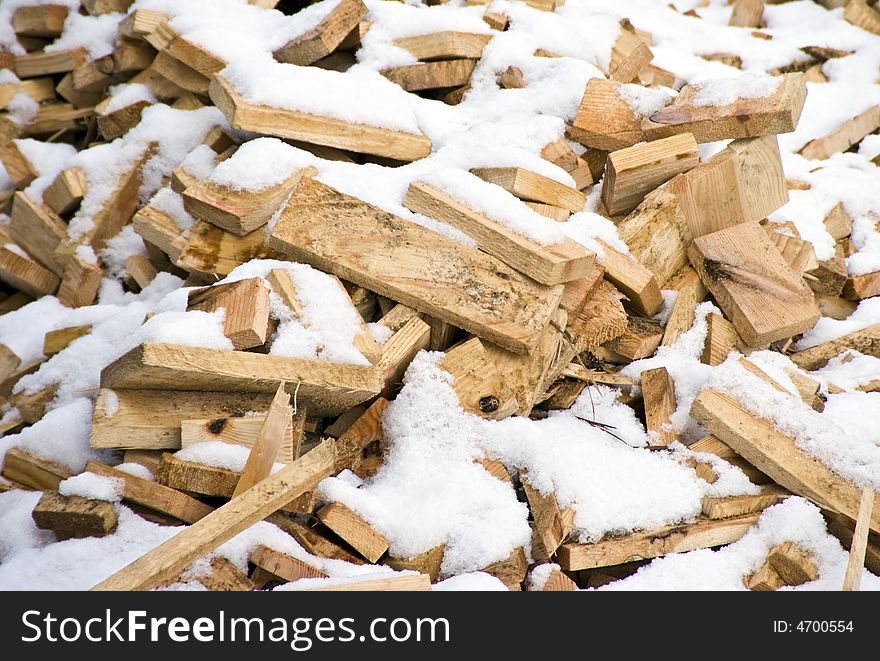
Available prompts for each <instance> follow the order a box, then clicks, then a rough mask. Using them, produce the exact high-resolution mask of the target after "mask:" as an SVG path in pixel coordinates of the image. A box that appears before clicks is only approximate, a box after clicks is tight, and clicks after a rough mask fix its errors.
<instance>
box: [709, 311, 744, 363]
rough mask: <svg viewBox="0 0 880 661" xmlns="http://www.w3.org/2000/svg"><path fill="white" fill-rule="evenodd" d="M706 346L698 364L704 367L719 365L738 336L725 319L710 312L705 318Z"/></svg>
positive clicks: (734, 345) (731, 349)
mask: <svg viewBox="0 0 880 661" xmlns="http://www.w3.org/2000/svg"><path fill="white" fill-rule="evenodd" d="M706 326H707V331H706V344H705V345H704V347H703V354H702V355H701V356H700V362H702V363H704V364H706V365H712V366H713V367H714V366H716V365H720V364H721V363H723V362H724V360H725V359H726V358H727V355H728V354H729V353H730V352H731V351H733V349H734V348H735V347H736V346H737V344H738V342H739V335H737V332H736V329H735V328H734V327H733V324H731V323H730V322H729V321H727V319H725V318H724V317H722V316H721V315H718V314H715V313H714V312H710V313H709V314H708V315H707V316H706Z"/></svg>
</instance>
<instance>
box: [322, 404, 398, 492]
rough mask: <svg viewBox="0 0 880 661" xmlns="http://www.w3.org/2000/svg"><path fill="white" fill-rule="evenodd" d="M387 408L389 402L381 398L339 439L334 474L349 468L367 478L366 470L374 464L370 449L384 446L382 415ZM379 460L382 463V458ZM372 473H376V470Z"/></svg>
mask: <svg viewBox="0 0 880 661" xmlns="http://www.w3.org/2000/svg"><path fill="white" fill-rule="evenodd" d="M387 406H388V400H387V399H384V398H382V397H379V398H378V399H377V400H376V401H375V402H373V403H372V404H371V405H370V407H369V408H368V409H366V411H364V413H363V414H362V415H360V416H359V417H358V418H357V420H355V421H354V423H353V424H352V425H351V426H350V427H349V428H348V429H347V430H346V431H345V432H344V433H343V434H342V435H341V436H340V437H339V440H338V441H337V442H336V448H337V455H336V457H337V459H336V466H335V469H334V472H336V473H338V472H339V471H341V470H344V469H346V468H348V469H350V470H352V471H353V472H354V473H355V474H356V475H358V476H359V477H361V478H364V477H366V476H367V473H365V472H364V468H365V467H368V466H370V465H371V463H373V462H371V461H370V459H369V453H368V449H369V448H370V447H371V446H381V444H382V424H381V423H382V415H383V413H384V412H385V409H386V407H387ZM379 460H380V461H381V456H380V457H379ZM368 470H369V469H368ZM372 472H375V469H373V470H372Z"/></svg>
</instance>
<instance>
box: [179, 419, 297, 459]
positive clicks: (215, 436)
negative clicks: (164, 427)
mask: <svg viewBox="0 0 880 661" xmlns="http://www.w3.org/2000/svg"><path fill="white" fill-rule="evenodd" d="M265 419H266V416H265V415H251V416H244V417H222V418H210V419H208V418H204V419H197V420H182V421H181V422H180V447H182V448H185V447H189V446H190V445H194V444H196V443H204V442H205V441H223V442H224V443H233V444H235V445H243V446H244V447H247V448H250V447H251V446H253V444H254V441H255V440H256V438H257V435H258V434H259V432H260V427H261V426H262V425H263V421H264V420H265ZM304 422H305V416H304V415H302V412H301V411H300V412H298V413H297V415H296V416H294V418H293V419H292V420H291V421H290V422H289V423H288V425H287V427H286V428H285V430H284V438H283V442H282V444H281V447H280V448H279V449H278V457H277V460H278V461H279V462H281V463H285V464H289V463H290V462H291V461H293V460H294V458H295V457H294V447H298V446H299V438H298V436H299V435H301V434H302V427H303V423H304ZM297 432H298V434H297ZM295 434H296V435H297V440H296V442H295V441H294V435H295Z"/></svg>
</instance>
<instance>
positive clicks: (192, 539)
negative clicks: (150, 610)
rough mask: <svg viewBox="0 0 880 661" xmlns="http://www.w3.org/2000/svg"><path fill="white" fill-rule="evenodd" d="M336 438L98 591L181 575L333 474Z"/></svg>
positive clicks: (121, 572)
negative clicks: (194, 562)
mask: <svg viewBox="0 0 880 661" xmlns="http://www.w3.org/2000/svg"><path fill="white" fill-rule="evenodd" d="M334 462H335V447H334V441H332V440H325V441H323V442H322V443H321V444H320V445H318V446H317V447H316V448H315V449H314V450H312V451H310V452H308V453H306V454H305V455H303V456H302V457H300V458H299V459H297V460H296V461H294V462H293V463H292V464H289V465H288V466H287V467H285V468H283V469H281V470H280V471H278V472H277V473H275V474H274V475H272V476H271V477H269V478H268V479H266V480H263V481H262V482H260V483H259V484H257V485H256V486H254V487H253V488H251V489H249V490H248V491H246V492H245V493H243V494H242V495H241V496H240V497H238V498H235V499H233V500H230V501H229V502H228V503H226V504H225V505H223V506H222V507H220V508H218V509H216V510H214V511H213V512H212V513H211V514H209V515H208V516H206V517H204V518H203V519H201V520H199V521H197V522H196V523H194V524H192V525H191V526H189V527H188V528H186V529H185V530H183V531H182V532H180V533H178V534H177V535H175V536H174V537H172V538H171V539H169V540H168V541H166V542H163V543H162V544H160V545H159V546H157V547H156V548H154V549H152V550H151V551H148V552H147V553H146V554H144V555H143V556H141V557H140V558H138V559H137V560H135V561H134V562H133V563H131V564H130V565H127V566H126V567H124V568H122V569H121V570H119V571H118V572H116V573H115V574H113V575H112V576H111V577H110V578H108V579H105V580H104V581H101V582H100V583H98V585H96V586H95V587H94V588H92V589H93V590H111V591H113V590H148V589H150V588H151V587H153V586H155V585H157V584H159V583H161V582H162V581H164V580H167V579H169V578H172V577H174V576H176V575H177V574H178V573H179V572H181V571H182V570H183V569H184V568H185V567H187V566H188V565H189V564H190V563H191V562H192V561H193V560H195V559H196V558H199V557H201V556H202V555H204V554H205V553H208V552H210V551H212V550H214V549H215V548H217V546H219V545H220V544H222V543H223V542H225V541H227V540H228V539H231V538H232V537H234V536H235V535H237V534H238V533H239V532H241V531H243V530H245V529H247V528H248V527H250V526H251V525H252V524H254V523H256V522H257V521H259V520H260V519H262V518H264V517H266V516H267V515H269V514H271V513H272V512H274V511H275V510H277V509H278V508H279V507H281V506H282V505H284V504H285V503H286V502H289V501H290V500H291V499H293V498H295V497H297V496H299V495H301V494H303V493H305V492H306V491H309V490H310V489H314V488H315V487H316V486H317V484H318V482H320V481H321V480H322V479H323V478H325V477H327V476H328V475H330V471H331V470H332V468H333V464H334Z"/></svg>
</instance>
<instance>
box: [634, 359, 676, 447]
mask: <svg viewBox="0 0 880 661" xmlns="http://www.w3.org/2000/svg"><path fill="white" fill-rule="evenodd" d="M641 386H642V398H643V399H644V401H645V428H646V429H647V430H648V432H649V433H651V432H653V435H652V436H653V438H654V445H669V444H670V443H672V442H674V441H676V440H678V435H677V434H676V433H675V431H673V429H672V428H671V426H670V422H669V416H671V415H672V414H673V413H675V408H676V405H677V404H676V400H675V383H674V382H673V381H672V378H671V377H670V376H669V372H667V371H666V368H665V367H656V368H654V369H650V370H645V371H644V372H642V375H641Z"/></svg>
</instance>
